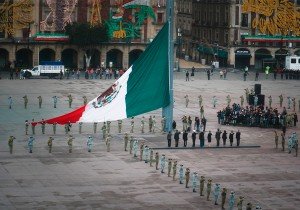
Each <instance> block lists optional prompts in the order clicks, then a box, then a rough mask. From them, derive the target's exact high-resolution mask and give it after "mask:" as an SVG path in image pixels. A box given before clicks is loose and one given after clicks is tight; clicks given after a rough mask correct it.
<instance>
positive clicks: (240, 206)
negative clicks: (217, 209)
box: [236, 196, 244, 210]
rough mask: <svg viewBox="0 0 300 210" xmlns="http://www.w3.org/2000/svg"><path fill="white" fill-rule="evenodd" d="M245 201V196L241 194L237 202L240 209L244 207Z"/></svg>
mask: <svg viewBox="0 0 300 210" xmlns="http://www.w3.org/2000/svg"><path fill="white" fill-rule="evenodd" d="M243 201H244V197H243V196H240V197H239V199H238V202H237V204H236V205H237V207H238V210H242V209H243Z"/></svg>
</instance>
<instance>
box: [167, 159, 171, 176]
mask: <svg viewBox="0 0 300 210" xmlns="http://www.w3.org/2000/svg"><path fill="white" fill-rule="evenodd" d="M171 169H172V159H171V158H169V159H168V177H171Z"/></svg>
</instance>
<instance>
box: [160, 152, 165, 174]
mask: <svg viewBox="0 0 300 210" xmlns="http://www.w3.org/2000/svg"><path fill="white" fill-rule="evenodd" d="M165 165H166V156H165V155H164V154H162V156H161V158H160V170H161V171H160V172H161V173H165V172H164V169H165Z"/></svg>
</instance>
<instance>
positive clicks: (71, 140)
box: [68, 135, 74, 153]
mask: <svg viewBox="0 0 300 210" xmlns="http://www.w3.org/2000/svg"><path fill="white" fill-rule="evenodd" d="M73 140H74V137H73V136H72V135H69V138H68V146H69V153H72V147H73Z"/></svg>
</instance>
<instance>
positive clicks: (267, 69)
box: [265, 66, 270, 79]
mask: <svg viewBox="0 0 300 210" xmlns="http://www.w3.org/2000/svg"><path fill="white" fill-rule="evenodd" d="M269 72H270V66H266V69H265V74H266V79H268V77H269Z"/></svg>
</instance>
